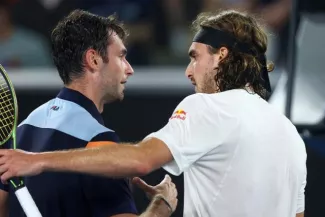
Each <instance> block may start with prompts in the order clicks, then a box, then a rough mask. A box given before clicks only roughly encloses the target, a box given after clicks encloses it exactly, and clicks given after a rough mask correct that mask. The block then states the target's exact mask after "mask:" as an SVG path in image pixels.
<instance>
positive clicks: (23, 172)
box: [0, 138, 173, 181]
mask: <svg viewBox="0 0 325 217" xmlns="http://www.w3.org/2000/svg"><path fill="white" fill-rule="evenodd" d="M172 159H173V157H172V154H171V152H170V151H169V149H168V147H167V145H166V144H165V143H164V142H162V141H161V140H159V139H155V138H152V139H148V140H146V141H143V142H140V143H139V144H137V145H132V144H117V145H109V146H102V147H96V148H89V149H76V150H69V151H58V152H46V153H38V154H35V153H32V154H31V153H27V152H23V151H14V150H0V174H2V175H1V180H2V181H6V180H8V179H9V178H11V177H17V176H28V175H37V174H39V173H41V172H43V171H67V172H80V173H88V174H94V175H102V176H109V177H130V176H142V175H146V174H148V173H150V172H151V171H153V170H155V169H158V168H160V167H161V166H163V165H164V164H166V163H168V162H169V161H172Z"/></svg>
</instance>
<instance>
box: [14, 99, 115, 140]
mask: <svg viewBox="0 0 325 217" xmlns="http://www.w3.org/2000/svg"><path fill="white" fill-rule="evenodd" d="M24 124H29V125H32V126H35V127H38V128H47V129H54V130H58V131H61V132H63V133H66V134H68V135H70V136H73V137H76V138H79V139H82V140H84V141H90V140H91V139H92V138H94V137H95V136H97V135H100V134H113V133H115V132H114V131H113V130H111V129H109V128H107V127H105V126H103V125H102V124H100V123H99V122H98V121H97V120H96V119H95V118H94V117H93V116H92V115H91V114H90V113H89V112H87V111H86V110H85V109H84V108H82V107H81V106H79V105H78V104H75V103H73V102H70V101H67V100H62V99H59V98H55V99H52V100H50V101H48V102H47V103H45V104H43V105H41V106H40V107H38V108H37V109H35V110H34V111H33V112H32V113H31V114H30V115H29V116H28V117H27V118H26V120H24V121H23V122H22V123H21V124H20V125H19V126H22V125H24Z"/></svg>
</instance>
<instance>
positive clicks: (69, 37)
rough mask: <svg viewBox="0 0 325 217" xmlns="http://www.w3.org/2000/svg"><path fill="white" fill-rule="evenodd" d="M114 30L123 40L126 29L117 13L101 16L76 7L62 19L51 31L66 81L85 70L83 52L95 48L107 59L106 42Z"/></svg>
mask: <svg viewBox="0 0 325 217" xmlns="http://www.w3.org/2000/svg"><path fill="white" fill-rule="evenodd" d="M112 32H116V33H117V35H118V36H119V37H120V38H121V39H122V40H123V41H124V40H125V38H126V37H127V32H126V30H125V29H124V27H123V24H122V23H121V22H119V21H118V19H117V17H116V16H115V15H112V16H109V17H101V16H97V15H94V14H91V13H89V12H86V11H83V10H79V9H78V10H74V11H72V12H71V13H70V14H69V15H68V16H67V17H65V18H64V19H63V20H61V21H60V22H59V23H58V25H57V26H56V27H55V28H54V30H53V31H52V35H51V43H52V56H53V61H54V64H55V66H56V67H57V70H58V72H59V75H60V77H61V79H62V81H63V83H64V84H69V83H71V81H72V80H73V79H74V78H79V77H81V76H82V75H83V72H84V63H83V61H84V54H85V52H86V51H87V50H88V49H94V50H96V51H97V52H98V53H99V55H100V56H101V57H102V58H103V60H104V61H108V57H107V46H108V45H109V43H110V41H109V39H110V37H111V34H112Z"/></svg>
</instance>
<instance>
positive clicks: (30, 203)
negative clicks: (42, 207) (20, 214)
mask: <svg viewBox="0 0 325 217" xmlns="http://www.w3.org/2000/svg"><path fill="white" fill-rule="evenodd" d="M15 194H16V196H17V198H18V201H19V203H20V205H21V207H22V208H23V210H24V212H25V214H26V216H27V217H42V215H41V213H40V211H39V210H38V208H37V206H36V204H35V202H34V200H33V198H32V196H31V195H30V193H29V191H28V189H27V188H26V186H24V187H22V188H20V189H18V190H17V191H15Z"/></svg>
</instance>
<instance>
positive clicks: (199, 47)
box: [189, 42, 208, 53]
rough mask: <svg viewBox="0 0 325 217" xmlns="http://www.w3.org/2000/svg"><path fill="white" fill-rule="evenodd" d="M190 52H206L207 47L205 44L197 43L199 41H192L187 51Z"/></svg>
mask: <svg viewBox="0 0 325 217" xmlns="http://www.w3.org/2000/svg"><path fill="white" fill-rule="evenodd" d="M190 52H195V53H204V52H208V47H207V45H206V44H203V43H199V42H192V44H191V46H190V48H189V53H190Z"/></svg>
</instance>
